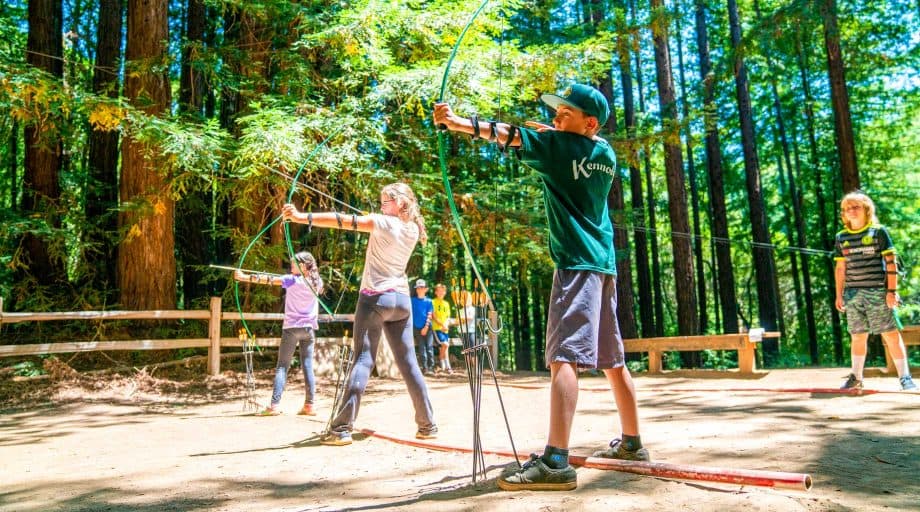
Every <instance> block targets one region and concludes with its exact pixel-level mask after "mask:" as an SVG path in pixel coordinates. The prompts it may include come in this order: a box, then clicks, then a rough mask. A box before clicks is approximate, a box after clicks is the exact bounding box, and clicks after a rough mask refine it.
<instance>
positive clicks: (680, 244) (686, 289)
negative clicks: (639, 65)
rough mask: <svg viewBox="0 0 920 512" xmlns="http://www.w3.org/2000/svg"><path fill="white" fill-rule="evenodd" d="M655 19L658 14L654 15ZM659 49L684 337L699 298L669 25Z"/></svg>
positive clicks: (692, 326)
mask: <svg viewBox="0 0 920 512" xmlns="http://www.w3.org/2000/svg"><path fill="white" fill-rule="evenodd" d="M650 5H651V8H652V10H653V11H661V10H662V1H661V0H651V2H650ZM653 16H654V14H653ZM652 38H653V40H654V46H655V69H656V78H657V84H658V104H659V106H660V108H661V114H662V128H663V129H664V131H665V132H666V133H667V134H668V135H666V136H665V141H664V166H665V175H666V178H667V184H668V218H669V219H670V221H671V250H672V252H673V255H674V286H675V293H676V296H677V331H678V334H680V335H684V336H686V335H693V334H697V333H698V325H697V314H696V294H695V288H696V286H695V284H694V276H693V250H692V248H691V243H690V237H691V235H690V222H689V220H688V218H687V217H688V215H687V192H686V188H685V183H684V169H683V167H684V165H683V157H682V156H681V148H680V135H679V127H680V122H679V120H678V116H677V102H676V100H675V94H674V80H673V77H672V75H671V56H670V53H669V51H668V29H667V25H666V24H664V23H662V24H658V27H657V30H654V31H653V33H652Z"/></svg>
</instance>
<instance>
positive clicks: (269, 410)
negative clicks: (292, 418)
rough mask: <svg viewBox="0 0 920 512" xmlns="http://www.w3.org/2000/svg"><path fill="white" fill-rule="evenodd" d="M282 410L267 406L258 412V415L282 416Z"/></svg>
mask: <svg viewBox="0 0 920 512" xmlns="http://www.w3.org/2000/svg"><path fill="white" fill-rule="evenodd" d="M280 415H281V411H279V410H278V409H275V408H274V407H266V408H265V409H263V410H261V411H259V412H257V413H256V416H280Z"/></svg>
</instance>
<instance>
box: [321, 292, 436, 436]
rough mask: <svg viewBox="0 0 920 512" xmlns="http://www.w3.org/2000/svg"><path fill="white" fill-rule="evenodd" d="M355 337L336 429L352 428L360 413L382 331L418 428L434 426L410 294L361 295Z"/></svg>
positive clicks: (348, 429)
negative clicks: (418, 354)
mask: <svg viewBox="0 0 920 512" xmlns="http://www.w3.org/2000/svg"><path fill="white" fill-rule="evenodd" d="M354 332H355V341H354V349H355V350H354V355H353V356H352V363H353V365H352V369H351V373H350V374H349V376H348V382H347V383H346V388H345V395H344V396H343V397H342V405H341V408H340V409H339V411H338V412H337V413H336V416H335V419H333V420H332V430H333V431H334V432H350V431H351V430H352V428H353V426H354V422H355V418H357V417H358V409H359V408H360V407H361V396H362V395H363V394H364V389H365V388H366V387H367V380H368V378H369V377H370V375H371V370H372V369H373V368H374V361H376V360H377V347H378V346H379V343H380V335H381V334H384V333H385V334H386V337H387V342H388V343H389V344H390V350H391V351H392V352H393V358H394V360H395V362H396V367H397V368H399V373H400V374H402V377H403V380H404V381H405V383H406V390H407V391H408V392H409V397H410V398H411V399H412V405H413V406H415V423H416V425H418V429H419V430H430V429H431V428H432V427H434V426H435V423H434V413H433V412H432V410H431V401H430V400H429V399H428V387H427V386H426V385H425V379H424V378H423V377H422V371H421V370H420V369H419V367H418V360H417V359H416V357H415V350H414V347H413V343H412V342H413V338H412V306H411V302H410V299H409V296H408V295H405V294H402V293H397V292H386V293H382V294H380V295H364V294H361V295H360V297H359V298H358V305H357V307H356V308H355V327H354Z"/></svg>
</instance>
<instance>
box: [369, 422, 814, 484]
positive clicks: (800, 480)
mask: <svg viewBox="0 0 920 512" xmlns="http://www.w3.org/2000/svg"><path fill="white" fill-rule="evenodd" d="M359 432H361V433H362V434H364V435H367V436H370V437H377V438H380V439H386V440H387V441H392V442H394V443H398V444H404V445H408V446H414V447H417V448H425V449H428V450H437V451H453V452H461V453H469V452H470V451H471V450H470V449H469V448H461V447H453V446H448V445H444V444H436V443H430V442H425V441H417V440H415V439H402V438H399V437H396V436H391V435H388V434H384V433H381V432H377V431H375V430H370V429H361V430H360V431H359ZM482 452H483V453H484V454H487V455H499V456H503V457H512V458H513V457H514V454H513V453H511V452H505V451H498V450H483V451H482ZM569 464H572V465H573V466H581V467H584V468H592V469H603V470H607V471H622V472H624V473H635V474H637V475H646V476H656V477H660V478H672V479H675V480H696V481H703V482H717V483H722V484H733V485H754V486H758V487H773V488H777V489H794V490H797V491H807V490H809V489H811V484H812V482H811V475H807V474H804V473H786V472H783V471H758V470H753V469H732V468H713V467H706V466H690V465H686V464H666V463H663V462H643V461H629V460H617V459H603V458H598V457H581V456H578V455H569Z"/></svg>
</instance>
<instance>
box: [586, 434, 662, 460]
mask: <svg viewBox="0 0 920 512" xmlns="http://www.w3.org/2000/svg"><path fill="white" fill-rule="evenodd" d="M593 456H594V457H602V458H604V459H620V460H645V461H647V460H649V459H650V457H649V455H648V450H646V449H645V448H639V449H638V450H627V449H626V445H624V444H623V440H621V439H620V438H619V437H618V438H616V439H614V440H612V441H610V444H609V445H608V446H607V449H606V450H598V451H596V452H594V454H593Z"/></svg>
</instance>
